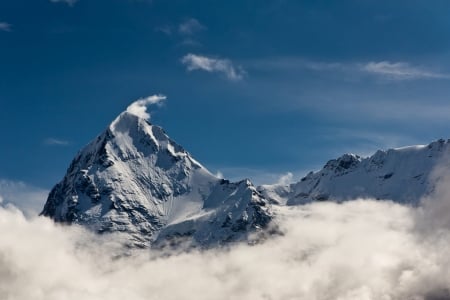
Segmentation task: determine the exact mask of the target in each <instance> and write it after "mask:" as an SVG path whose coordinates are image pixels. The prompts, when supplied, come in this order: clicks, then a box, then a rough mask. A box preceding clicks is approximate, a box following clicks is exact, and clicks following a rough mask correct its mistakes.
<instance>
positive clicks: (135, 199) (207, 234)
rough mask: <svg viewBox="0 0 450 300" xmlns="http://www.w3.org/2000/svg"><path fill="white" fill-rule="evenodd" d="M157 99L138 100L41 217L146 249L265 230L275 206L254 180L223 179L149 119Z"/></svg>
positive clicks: (87, 150)
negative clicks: (163, 242) (179, 239)
mask: <svg viewBox="0 0 450 300" xmlns="http://www.w3.org/2000/svg"><path fill="white" fill-rule="evenodd" d="M158 99H160V98H158V97H156V98H151V97H149V98H148V99H141V100H138V101H136V102H134V103H133V104H131V105H130V106H129V107H128V108H127V110H126V111H124V112H122V113H121V114H120V115H119V116H118V117H117V118H116V119H115V120H114V121H113V122H112V123H111V124H110V125H109V126H108V128H107V129H106V130H105V131H104V132H103V133H102V134H101V135H99V136H98V137H97V138H96V139H94V140H93V141H91V142H90V143H89V144H88V145H87V146H86V147H84V148H83V149H82V150H81V151H80V152H79V153H78V154H77V156H76V157H75V158H74V160H73V161H72V163H71V165H70V167H69V169H68V170H67V173H66V175H65V176H64V178H63V180H62V181H61V182H60V183H58V184H57V185H56V186H55V187H54V188H53V189H52V191H51V192H50V195H49V197H48V199H47V202H46V204H45V206H44V209H43V211H42V215H44V216H48V217H51V218H52V219H54V220H55V221H57V222H64V223H76V224H81V225H84V226H87V227H89V228H90V229H92V230H94V231H97V232H115V233H117V232H119V233H123V234H125V239H126V240H127V241H128V242H129V243H131V244H132V245H135V246H139V247H148V246H149V245H150V244H153V243H154V242H156V240H157V239H161V238H163V239H166V238H173V236H179V235H182V236H188V237H190V238H192V239H194V241H196V242H198V243H200V244H201V245H204V246H208V245H210V244H213V243H222V242H223V241H233V240H236V239H243V238H245V236H246V235H247V233H249V232H251V231H252V230H256V229H258V228H262V227H264V226H265V225H266V224H267V222H268V221H270V219H271V210H270V205H269V204H268V202H267V201H266V200H265V199H263V198H262V197H261V196H260V195H258V194H257V193H256V192H255V188H254V186H253V185H252V184H251V183H250V181H245V182H244V184H243V185H242V184H239V183H238V184H235V183H231V182H229V181H222V180H220V179H219V178H217V177H216V176H214V175H213V174H212V173H211V172H209V171H208V170H207V169H206V168H204V167H203V166H202V165H201V164H200V163H199V162H197V161H196V160H195V159H194V158H193V157H192V156H191V155H190V154H189V153H188V152H187V151H186V150H185V149H184V148H183V147H182V146H180V145H178V144H177V143H176V142H175V141H174V140H172V139H171V138H170V137H169V136H168V135H167V134H166V133H165V131H164V130H163V129H162V128H161V127H159V126H156V125H152V124H151V123H150V122H149V121H148V119H149V115H148V113H147V112H146V109H145V105H147V104H148V103H149V102H151V103H153V102H155V101H157V100H158ZM211 203H214V204H217V205H211ZM236 230H238V232H236ZM212 231H217V233H216V234H214V233H212Z"/></svg>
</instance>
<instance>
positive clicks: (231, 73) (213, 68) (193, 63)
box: [181, 53, 246, 80]
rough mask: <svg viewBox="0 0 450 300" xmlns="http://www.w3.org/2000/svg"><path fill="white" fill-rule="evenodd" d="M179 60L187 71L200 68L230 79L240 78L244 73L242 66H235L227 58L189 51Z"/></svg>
mask: <svg viewBox="0 0 450 300" xmlns="http://www.w3.org/2000/svg"><path fill="white" fill-rule="evenodd" d="M181 62H182V63H183V64H184V65H185V66H186V68H187V70H188V71H194V70H202V71H206V72H210V73H222V74H223V75H225V76H226V77H227V78H228V79H230V80H241V79H242V78H243V77H244V75H245V74H246V73H245V70H244V69H243V68H242V67H240V66H235V65H234V64H233V62H232V61H231V60H229V59H221V58H214V57H208V56H203V55H197V54H192V53H189V54H187V55H185V56H184V57H183V58H182V59H181Z"/></svg>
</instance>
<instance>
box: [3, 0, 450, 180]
mask: <svg viewBox="0 0 450 300" xmlns="http://www.w3.org/2000/svg"><path fill="white" fill-rule="evenodd" d="M69 2H70V3H67V1H62V0H59V1H56V0H54V1H53V2H52V1H49V0H33V1H30V0H0V70H1V72H0V136H1V148H0V179H7V180H12V181H19V180H20V181H24V182H26V183H27V184H30V185H33V186H38V187H42V188H44V189H49V188H50V187H51V186H52V185H53V184H55V183H56V182H57V181H59V180H60V179H61V178H62V176H63V175H64V173H65V170H66V168H67V166H68V165H69V163H70V161H71V159H72V158H73V156H74V155H75V153H76V152H77V151H78V150H79V149H80V148H81V147H83V145H85V144H86V143H88V142H89V141H90V140H91V139H92V138H94V137H95V136H96V135H97V134H98V133H100V132H101V131H102V130H103V129H104V128H106V126H107V125H108V124H109V123H110V122H111V121H112V120H113V119H114V118H115V116H116V115H118V114H119V113H120V112H121V111H123V110H125V108H126V107H127V105H128V104H129V103H131V102H132V101H134V100H136V99H138V98H139V97H146V96H149V95H152V94H164V95H166V96H167V97H168V100H167V101H166V103H165V104H164V106H163V107H161V108H154V110H152V122H153V123H155V124H158V125H161V126H163V127H164V128H165V130H166V131H167V132H168V134H169V135H170V136H171V137H172V138H173V139H175V140H176V141H178V143H180V144H181V145H183V146H184V147H185V148H186V149H187V150H188V151H189V152H191V153H192V154H193V155H194V157H196V159H198V160H199V161H200V162H202V163H203V164H204V165H205V166H206V167H208V168H209V169H210V170H211V171H212V172H216V171H221V172H222V173H223V174H224V176H225V177H231V178H233V179H235V178H244V177H250V178H252V179H254V180H255V181H256V182H257V183H263V182H264V181H271V180H272V181H273V180H276V177H277V176H278V175H280V174H284V173H286V172H289V171H290V172H293V173H294V174H295V175H296V179H298V178H299V177H300V176H301V175H303V174H304V173H306V171H308V170H310V169H316V168H318V167H320V166H321V165H323V164H324V163H325V162H326V161H327V160H328V159H331V158H333V157H335V156H338V155H341V154H342V153H345V152H353V153H357V154H363V155H367V154H370V153H371V152H373V151H375V150H376V149H379V148H388V147H397V146H404V145H408V144H416V143H428V142H430V141H432V140H435V139H438V138H441V137H443V138H450V122H449V121H450V101H449V100H448V95H449V94H450V93H449V92H450V66H449V63H450V55H449V54H450V53H449V50H450V18H449V12H450V2H449V1H414V0H408V1H406V0H405V1H380V0H373V1H371V0H354V1H345V0H340V1H317V0H316V1H300V0H296V1H288V0H278V1H260V0H236V1H213V0H196V1H181V0H171V1H163V0H153V1H150V0H147V1H145V0H78V1H76V2H71V1H69ZM188 54H193V55H191V56H187V55H188ZM183 57H184V58H185V59H184V60H183ZM189 57H190V58H191V59H189ZM192 58H197V60H194V59H192ZM206 69H207V70H206Z"/></svg>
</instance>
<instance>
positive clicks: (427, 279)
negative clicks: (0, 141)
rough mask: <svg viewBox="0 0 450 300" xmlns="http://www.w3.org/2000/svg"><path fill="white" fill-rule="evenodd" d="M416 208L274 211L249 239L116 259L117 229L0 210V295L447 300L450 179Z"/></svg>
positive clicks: (54, 299) (357, 204) (383, 205)
mask: <svg viewBox="0 0 450 300" xmlns="http://www.w3.org/2000/svg"><path fill="white" fill-rule="evenodd" d="M434 174H435V175H434V176H435V178H434V180H435V181H436V182H437V187H436V189H435V192H434V193H433V195H432V196H429V197H427V198H426V199H423V202H422V204H421V206H420V207H410V206H406V205H400V204H396V203H393V202H390V201H375V200H369V199H358V200H354V201H348V202H344V203H341V204H338V203H331V202H326V203H325V202H323V203H314V204H309V205H305V206H298V207H290V208H288V207H282V208H277V209H276V213H277V215H278V226H279V227H280V230H281V232H282V233H283V234H282V235H278V236H274V237H272V238H269V239H268V240H266V241H265V242H264V243H260V244H257V245H253V246H249V245H244V244H240V245H235V246H232V247H231V248H230V249H227V250H225V249H221V250H217V249H216V250H208V251H191V252H184V253H169V252H165V251H156V250H152V251H150V250H146V251H141V252H137V253H134V254H133V255H131V256H126V257H124V256H117V255H116V254H117V253H118V251H119V250H118V249H120V248H119V246H118V245H117V244H116V242H115V239H114V237H111V236H106V235H104V236H101V237H100V236H96V235H94V234H92V233H90V232H87V231H85V230H83V229H82V228H79V227H76V226H70V227H69V226H58V225H55V224H54V223H53V222H52V221H51V220H49V219H46V218H42V217H26V216H25V215H24V214H23V213H22V212H21V211H20V210H19V209H17V208H15V207H14V206H12V205H11V204H8V205H6V207H2V208H0V299H14V300H15V299H17V300H29V299H35V300H39V299H45V300H61V299H63V300H65V299H67V300H72V299H77V300H78V299H84V300H90V299H95V300H98V299H108V300H115V299H130V300H140V299H142V300H143V299H146V300H148V299H164V300H166V299H167V300H172V299H173V300H179V299H198V300H201V299H205V300H206V299H208V300H210V299H217V300H220V299H255V300H258V299H265V300H268V299H308V300H314V299H342V300H343V299H346V300H349V299H355V300H365V299H374V300H380V299H381V300H388V299H411V300H418V299H428V300H437V299H450V292H449V291H450V188H449V187H447V185H446V182H450V181H448V179H450V178H449V177H448V176H446V175H445V174H444V173H443V172H441V173H440V172H439V170H438V171H437V172H435V173H434Z"/></svg>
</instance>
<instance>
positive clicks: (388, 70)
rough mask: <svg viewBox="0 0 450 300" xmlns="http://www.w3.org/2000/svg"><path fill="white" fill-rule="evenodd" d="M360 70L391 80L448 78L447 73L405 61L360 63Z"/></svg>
mask: <svg viewBox="0 0 450 300" xmlns="http://www.w3.org/2000/svg"><path fill="white" fill-rule="evenodd" d="M361 70H363V71H365V72H369V73H372V74H376V75H379V76H383V77H385V78H387V79H392V80H408V79H420V78H449V75H446V74H441V73H437V72H433V71H430V70H427V69H424V68H421V67H417V66H413V65H411V64H409V63H406V62H395V63H391V62H389V61H380V62H369V63H367V64H364V65H361Z"/></svg>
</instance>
